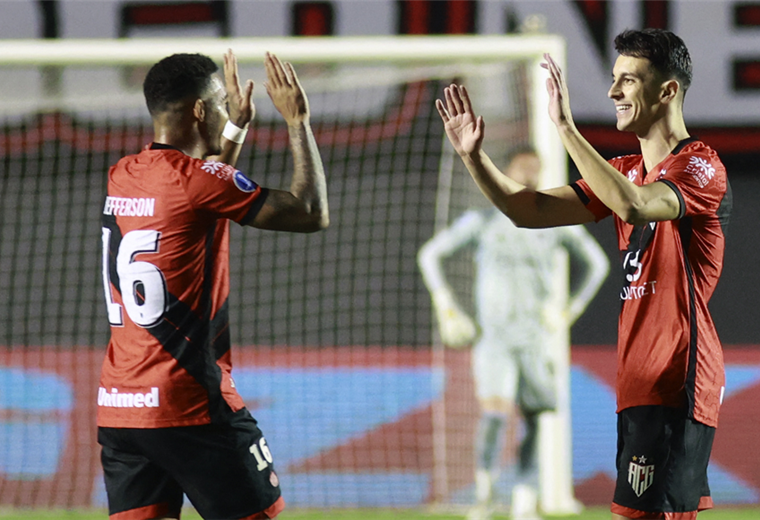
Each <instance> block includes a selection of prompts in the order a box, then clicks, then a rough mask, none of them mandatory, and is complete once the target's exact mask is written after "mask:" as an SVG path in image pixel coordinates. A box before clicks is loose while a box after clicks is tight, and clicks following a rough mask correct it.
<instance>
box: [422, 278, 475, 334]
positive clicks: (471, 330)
mask: <svg viewBox="0 0 760 520" xmlns="http://www.w3.org/2000/svg"><path fill="white" fill-rule="evenodd" d="M432 297H433V307H435V315H436V317H437V318H438V330H439V331H440V334H441V341H442V342H443V344H444V345H446V346H448V347H452V348H462V347H465V346H467V345H472V343H473V341H475V338H476V337H477V336H478V327H477V326H476V325H475V322H474V321H472V319H471V318H470V317H469V316H468V315H467V314H466V313H465V312H464V311H463V310H462V309H460V308H459V306H458V305H457V303H456V301H455V300H454V296H453V294H452V293H451V291H450V290H449V289H448V288H447V287H446V288H442V289H437V290H436V291H434V292H433V294H432Z"/></svg>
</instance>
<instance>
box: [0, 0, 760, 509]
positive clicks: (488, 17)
mask: <svg viewBox="0 0 760 520" xmlns="http://www.w3.org/2000/svg"><path fill="white" fill-rule="evenodd" d="M0 11H2V15H1V16H0V39H2V40H3V41H2V42H0V46H2V49H3V57H2V60H0V61H1V62H2V63H3V64H4V65H3V66H2V69H0V71H1V73H0V508H4V507H25V508H27V507H34V508H38V509H47V508H51V509H52V508H56V509H59V508H87V507H102V506H103V505H104V500H105V499H104V490H103V487H102V479H101V475H100V468H99V460H98V454H99V450H98V447H97V444H96V442H95V436H94V434H95V429H94V404H95V391H96V388H97V381H98V376H99V370H100V363H101V360H102V356H103V353H104V349H105V345H106V343H107V340H108V329H107V321H106V319H105V313H104V306H103V301H102V299H103V293H102V280H101V268H100V264H101V256H100V238H99V236H100V230H99V213H100V208H101V204H102V200H103V196H104V189H105V181H106V179H105V173H106V172H107V169H108V167H109V165H111V164H112V163H114V162H115V161H116V160H117V159H118V158H119V157H121V156H122V155H125V154H128V153H133V152H135V151H137V150H139V149H140V148H141V147H142V146H144V145H145V144H147V143H148V142H149V141H150V138H151V128H150V125H149V119H148V117H147V113H146V111H145V110H144V108H143V104H142V97H141V92H140V88H139V87H140V83H141V79H142V75H143V74H144V73H145V71H146V68H145V64H144V63H129V64H125V63H121V64H119V65H120V66H119V67H102V66H100V65H98V66H95V67H93V66H87V65H81V64H80V65H77V66H76V67H73V66H70V67H61V66H58V65H51V64H40V65H33V66H28V64H27V65H25V64H24V63H23V60H22V63H18V61H19V60H14V55H16V56H21V55H23V52H22V51H23V50H24V46H25V45H26V43H28V41H29V40H34V41H35V42H37V43H39V42H40V41H42V40H50V41H49V42H47V43H49V44H50V45H51V46H52V47H53V48H52V49H51V51H50V52H53V53H54V52H55V50H54V49H55V46H56V43H61V42H64V43H67V42H68V43H70V42H75V41H76V40H78V39H85V40H86V39H90V38H109V39H112V38H125V39H129V40H132V39H134V40H140V39H145V38H172V39H176V38H183V39H184V44H190V45H192V43H193V42H194V41H198V42H200V41H204V42H206V41H209V40H208V39H222V38H227V37H232V38H249V37H270V38H279V37H288V36H300V37H307V36H312V37H324V38H327V37H329V36H337V37H356V36H363V37H364V36H379V37H382V36H391V35H444V34H450V35H455V34H471V35H474V34H479V35H483V36H486V35H503V34H521V33H522V34H524V33H531V34H532V35H533V36H536V37H539V38H540V35H541V34H544V33H546V34H556V35H560V36H561V37H562V39H563V41H564V42H565V44H566V49H567V52H566V56H567V57H566V62H567V70H568V75H569V81H570V89H571V95H572V99H573V110H574V113H575V116H576V119H577V120H578V121H579V123H580V126H581V127H582V129H583V131H584V133H585V134H586V135H587V136H588V137H589V139H590V140H591V141H592V143H593V144H595V146H597V148H598V149H599V150H600V151H601V152H602V154H603V155H605V156H607V157H612V156H614V155H619V154H621V153H628V152H632V151H635V150H636V149H637V146H636V142H635V140H633V139H631V136H626V135H622V134H619V133H617V132H616V131H614V127H613V121H614V120H613V116H612V105H611V103H609V102H608V101H607V100H606V97H605V96H606V90H607V87H608V83H609V80H608V78H609V70H610V66H611V63H612V60H613V59H614V51H613V50H612V48H611V44H610V41H611V39H612V37H613V36H614V35H615V34H617V32H619V31H620V30H622V29H623V28H626V27H643V26H659V27H665V28H669V29H672V30H674V31H675V32H677V33H678V34H680V35H681V36H682V37H683V38H684V40H685V41H686V43H687V45H688V46H689V48H690V50H691V53H692V57H693V59H694V61H695V80H694V85H693V87H692V88H691V89H690V91H689V95H688V96H687V100H686V105H687V106H686V114H687V124H689V125H690V129H691V130H692V132H693V133H694V134H696V135H698V136H700V137H701V138H702V139H704V140H705V141H707V142H708V143H709V144H711V145H713V146H714V147H715V148H716V149H717V150H718V152H719V153H720V154H721V156H722V158H723V160H724V162H725V163H726V165H727V167H728V171H729V176H730V179H731V182H732V185H733V188H734V196H735V207H734V214H733V219H732V224H731V229H730V235H729V243H728V246H727V253H726V265H725V271H724V275H723V278H722V280H721V284H720V285H719V287H718V290H717V292H716V294H715V296H714V298H713V302H712V309H713V313H714V317H715V320H716V323H717V325H718V330H719V333H720V334H721V337H722V340H723V342H724V344H725V354H726V369H727V379H728V383H727V393H726V401H725V403H724V405H723V409H722V412H721V413H722V415H721V426H720V428H719V429H718V433H717V435H716V443H715V449H714V453H713V458H712V464H711V468H710V471H711V474H710V478H711V485H712V488H713V495H714V497H715V499H716V502H717V503H718V505H725V506H737V505H744V506H747V505H754V506H757V505H760V451H758V450H757V447H756V446H757V443H756V434H755V430H756V428H757V425H758V424H759V423H760V404H758V403H760V341H759V340H758V338H760V320H758V319H757V310H756V306H755V304H754V298H753V294H754V288H755V287H757V286H758V281H759V280H758V272H757V269H756V266H757V265H760V262H758V261H759V260H760V258H759V256H760V252H759V251H758V247H757V246H756V240H757V239H756V232H755V227H754V226H755V225H756V223H757V222H758V217H759V215H758V206H757V204H756V203H755V200H757V198H758V197H760V178H758V176H757V174H756V171H755V169H756V166H755V165H756V164H758V159H760V3H753V2H729V1H725V2H723V1H721V2H718V1H715V2H710V1H700V2H689V1H648V2H643V1H641V2H634V1H611V0H610V1H547V2H543V1H527V0H526V1H513V2H505V1H498V0H491V1H479V2H475V1H460V0H449V1H433V0H419V1H412V2H407V1H390V0H388V1H375V0H365V1H317V2H311V1H286V0H281V1H280V0H278V1H275V0H255V1H243V0H239V1H233V0H229V1H210V2H203V1H184V2H159V1H155V2H150V1H147V2H142V1H141V2H126V1H120V0H108V1H94V0H91V1H88V0H61V1H31V0H29V1H8V0H0ZM167 41H169V40H167ZM171 41H176V40H171ZM307 41H308V40H307ZM219 42H220V43H222V44H223V45H226V43H225V42H224V41H223V40H219ZM377 45H378V46H379V47H382V40H378V43H377ZM442 45H443V44H442ZM60 47H61V48H63V46H60ZM441 48H442V49H443V47H441ZM14 49H15V51H14ZM378 52H382V49H380V50H379V51H378ZM441 54H442V56H440V59H434V60H428V61H426V62H424V63H423V62H420V63H413V64H411V65H407V66H405V67H396V66H390V65H384V64H382V63H379V64H378V63H373V64H365V65H364V66H363V67H359V68H356V67H354V66H352V67H345V66H343V65H341V64H339V63H336V62H334V63H327V62H322V63H304V64H303V65H302V66H301V67H299V68H298V70H299V72H300V74H301V76H302V78H303V79H304V82H305V83H306V86H307V91H308V92H309V94H310V100H311V104H312V107H313V109H314V111H315V117H314V128H315V133H316V134H317V138H318V140H319V143H320V148H321V149H322V153H323V159H324V161H325V167H326V171H327V172H328V177H329V191H330V203H331V208H332V211H333V218H332V222H333V224H332V226H331V228H330V229H329V230H328V231H326V232H325V233H321V234H318V235H315V236H308V237H298V236H284V235H274V234H271V233H265V232H259V231H255V230H241V229H236V228H233V238H232V245H233V248H234V249H233V251H232V258H231V263H232V269H233V272H232V294H231V302H230V308H231V309H232V313H231V317H232V320H233V323H232V333H233V343H234V344H235V345H236V349H235V352H236V360H235V363H236V364H235V367H236V368H235V372H234V374H235V378H236V382H237V384H238V388H239V390H240V392H241V394H242V395H243V397H244V399H245V400H246V402H247V404H248V406H249V408H250V409H251V410H252V413H253V414H254V416H256V417H257V418H258V419H259V420H260V421H261V423H262V429H263V430H264V432H265V433H266V434H267V436H268V439H269V441H270V444H271V445H272V446H273V451H274V454H275V457H276V464H277V465H278V469H279V471H280V472H281V474H282V482H283V486H284V487H285V488H286V494H287V498H288V502H289V504H290V505H292V506H296V507H308V508H325V509H329V508H342V507H373V508H383V507H425V506H430V505H431V504H433V503H446V504H451V505H453V507H454V508H455V507H456V506H457V505H462V506H463V505H466V504H467V503H468V502H469V501H470V500H471V497H472V464H473V460H472V459H473V456H472V446H471V444H472V442H471V441H472V435H473V431H474V426H475V425H474V423H473V420H472V419H473V418H474V417H475V410H474V408H473V407H474V406H475V404H474V400H473V395H472V385H471V380H470V374H469V365H468V363H469V357H468V355H467V352H466V351H464V352H463V351H456V352H455V351H447V352H446V353H445V355H442V353H441V352H440V351H439V350H437V349H436V348H435V343H436V341H435V337H434V333H433V332H432V331H433V327H432V325H433V323H432V322H431V310H430V302H429V297H428V294H427V291H426V290H425V288H424V286H423V285H422V281H421V279H420V276H419V273H418V271H417V267H416V263H415V257H416V253H417V250H418V249H419V246H420V245H421V244H422V243H423V242H424V241H425V240H426V239H427V238H429V237H430V236H431V234H432V233H433V231H434V229H435V228H436V226H437V225H440V224H441V222H445V221H447V220H450V219H453V218H455V217H456V216H457V215H458V214H459V213H460V212H461V211H462V210H463V209H465V208H467V207H471V206H472V205H478V204H484V201H483V200H482V197H480V196H479V195H478V194H477V193H476V192H474V191H473V187H472V186H471V183H470V182H469V181H468V180H467V178H466V176H465V174H463V172H462V171H461V168H459V166H458V164H457V163H456V162H455V161H451V158H450V156H449V154H448V151H447V149H446V147H445V146H444V140H443V135H442V127H441V124H440V121H439V120H438V116H437V114H436V113H435V110H434V108H433V100H434V99H435V97H438V96H440V93H441V89H442V85H445V84H447V82H449V81H452V80H453V79H455V78H456V79H457V80H459V79H463V80H464V81H475V80H474V79H472V78H475V77H477V78H479V79H478V80H477V81H481V82H482V84H481V83H479V84H481V86H480V87H479V88H480V90H481V93H480V94H481V95H478V96H476V98H475V100H476V103H477V105H478V108H479V109H480V111H482V112H483V113H484V114H486V117H487V119H488V122H489V138H490V139H491V142H490V143H489V144H488V146H489V152H491V153H492V155H494V156H496V157H499V155H500V154H503V153H504V152H506V151H507V149H508V148H509V147H511V146H514V145H516V144H520V143H523V142H529V141H533V142H534V143H536V144H537V145H538V146H539V148H541V147H543V146H548V147H549V148H551V145H546V144H545V142H546V141H547V140H548V141H551V139H552V136H551V135H548V134H541V133H540V132H538V129H537V127H539V126H540V124H541V123H540V122H538V121H537V120H536V119H534V112H535V111H534V110H533V108H532V103H533V99H532V97H533V94H532V93H535V92H537V91H536V90H535V87H536V85H535V81H534V80H533V76H532V74H533V72H532V69H531V66H534V65H535V63H534V62H532V61H530V60H529V59H515V60H513V61H510V62H505V63H502V64H501V65H500V66H498V67H495V68H494V67H493V66H492V65H491V66H489V65H488V64H486V65H485V66H483V67H475V68H474V69H469V68H468V67H469V66H470V65H469V63H468V62H455V65H454V66H453V68H452V63H447V62H449V61H453V60H449V59H447V58H448V57H449V56H448V55H447V54H446V52H445V51H443V50H442V52H441ZM220 55H221V54H220ZM282 57H283V58H286V59H289V56H288V55H287V54H283V55H282ZM217 58H218V57H217ZM69 59H74V60H76V59H77V58H76V56H69ZM14 61H15V63H14ZM297 67H298V65H297ZM241 75H242V77H243V78H247V77H252V78H254V79H255V80H256V81H257V96H258V97H257V98H256V101H257V108H258V117H257V122H256V125H255V128H254V129H253V130H252V132H251V133H250V134H249V137H248V143H249V144H250V145H251V146H249V147H248V148H247V149H246V151H245V153H244V155H243V156H242V157H241V161H240V163H239V164H238V167H240V168H241V169H242V170H244V171H246V172H248V173H249V174H250V176H251V177H252V178H254V179H255V180H257V181H258V182H260V183H261V184H263V185H272V186H274V185H279V184H281V182H282V175H281V172H282V171H285V170H286V168H287V164H288V152H287V139H286V137H287V136H286V134H285V133H284V131H283V128H282V125H280V124H279V122H278V120H277V117H276V114H274V113H273V110H272V109H271V108H270V107H269V105H268V101H267V100H266V99H265V97H263V96H262V95H263V89H262V88H261V83H262V80H263V72H262V70H261V68H260V67H258V66H257V65H255V64H254V63H252V62H248V63H244V64H243V66H242V71H241ZM539 86H540V85H539ZM535 117H538V116H535ZM552 154H554V152H552V151H551V150H550V151H548V152H546V153H545V155H546V156H547V158H548V163H549V165H550V166H552V165H554V166H561V170H562V171H554V172H548V175H555V176H557V177H555V178H559V179H562V178H564V176H565V175H566V176H567V177H568V178H569V179H573V178H575V177H577V173H576V172H575V171H573V168H572V165H568V166H567V167H565V166H564V158H563V156H562V157H560V156H557V157H555V155H552ZM565 169H566V171H565ZM555 170H556V168H555ZM446 172H448V173H449V174H450V176H449V177H445V175H444V174H445V173H446ZM446 183H449V184H446ZM442 194H443V195H445V194H449V195H450V198H449V199H448V201H447V202H446V204H445V208H446V210H445V211H443V210H442V209H441V208H442V203H441V197H442V196H443V195H442ZM589 229H590V231H591V232H592V233H593V234H594V235H595V236H596V237H597V239H598V240H599V242H600V243H601V244H602V245H603V246H604V247H605V249H606V251H607V252H608V254H609V255H610V259H611V263H612V265H613V266H614V265H616V263H617V262H618V254H617V252H616V250H615V246H616V244H615V238H614V232H613V230H612V226H611V223H609V222H604V223H601V224H598V225H594V226H590V227H589ZM469 265H470V263H469V262H468V259H467V258H461V259H459V263H458V264H456V265H455V266H454V269H456V270H457V272H456V274H457V275H458V276H459V277H460V279H461V280H462V284H461V285H462V287H463V288H464V290H466V287H467V280H468V278H469V277H470V276H471V275H472V273H471V271H470V268H469V267H468V266H469ZM571 267H572V266H571ZM612 273H613V274H612V275H611V276H610V277H609V279H608V280H607V282H606V284H605V286H604V287H603V288H602V290H601V291H600V295H599V296H598V297H597V298H596V300H595V301H594V302H593V303H592V305H591V306H590V307H589V309H588V310H587V312H586V314H585V315H584V316H583V317H582V318H581V319H580V320H579V321H578V322H577V323H576V325H575V326H574V327H573V329H572V331H571V335H570V338H571V341H572V345H573V346H572V348H571V351H570V355H571V362H572V364H571V367H570V374H571V380H570V386H569V396H570V405H571V409H572V415H571V421H570V424H569V425H568V428H569V430H570V431H569V432H568V434H570V433H571V434H572V440H573V443H572V449H571V451H572V453H571V454H569V455H570V456H571V457H572V461H573V462H572V479H573V484H574V487H575V495H576V497H578V498H579V499H580V500H581V501H582V502H583V503H584V504H586V505H588V506H595V505H603V504H607V503H609V501H610V498H611V496H612V488H613V475H614V453H615V430H614V428H615V419H614V408H615V406H614V376H615V353H614V343H615V338H616V330H615V329H616V324H617V310H618V308H619V303H618V301H619V300H618V296H617V291H618V281H617V279H616V277H615V270H614V268H613V270H612ZM441 414H443V415H441ZM441 432H443V437H442V436H441ZM519 434H520V432H519V431H513V432H512V433H511V435H512V441H514V438H515V437H517V436H519ZM441 446H443V450H441ZM442 460H443V462H442ZM509 462H510V461H508V460H507V461H505V464H508V463H509ZM507 480H508V479H507ZM508 484H509V482H508V481H505V482H504V485H505V486H507V485H508ZM336 490H339V492H336Z"/></svg>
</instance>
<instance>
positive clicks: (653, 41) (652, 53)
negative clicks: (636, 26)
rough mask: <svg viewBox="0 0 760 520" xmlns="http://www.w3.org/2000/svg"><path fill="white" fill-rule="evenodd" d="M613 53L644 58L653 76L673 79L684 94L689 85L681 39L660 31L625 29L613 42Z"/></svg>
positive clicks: (686, 56) (687, 61)
mask: <svg viewBox="0 0 760 520" xmlns="http://www.w3.org/2000/svg"><path fill="white" fill-rule="evenodd" d="M615 50H617V51H618V53H620V54H621V55H622V56H632V57H634V58H646V59H648V60H649V62H650V63H651V64H652V68H654V70H655V72H657V73H659V74H660V75H662V76H663V77H665V78H668V79H673V78H675V79H677V80H678V81H679V82H680V83H681V87H682V88H683V91H684V94H685V93H686V90H687V89H688V88H689V86H690V85H691V56H689V49H687V48H686V44H685V43H684V42H683V40H682V39H681V38H679V37H678V36H676V35H675V34H673V33H672V32H670V31H666V30H663V29H643V30H641V31H635V30H631V29H627V30H625V31H623V32H621V33H620V34H618V35H617V37H616V38H615Z"/></svg>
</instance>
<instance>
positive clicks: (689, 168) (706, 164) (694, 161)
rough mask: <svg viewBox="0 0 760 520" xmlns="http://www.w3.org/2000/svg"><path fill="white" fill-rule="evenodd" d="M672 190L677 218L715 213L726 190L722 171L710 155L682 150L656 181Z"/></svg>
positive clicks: (714, 157)
mask: <svg viewBox="0 0 760 520" xmlns="http://www.w3.org/2000/svg"><path fill="white" fill-rule="evenodd" d="M658 181H659V182H664V183H665V184H667V185H668V186H670V187H671V188H672V189H673V191H675V193H676V195H677V196H678V199H679V202H680V203H681V211H680V213H679V215H678V218H682V217H685V216H686V217H689V216H694V215H705V214H712V213H715V211H716V210H717V208H718V207H719V206H720V203H721V200H722V198H723V195H724V194H725V191H726V182H727V181H726V169H725V167H724V166H723V164H722V163H721V162H720V159H719V158H718V156H717V155H716V154H714V153H709V152H705V151H701V150H699V151H695V152H688V151H686V150H684V151H683V152H681V153H680V154H679V155H678V157H677V158H676V159H675V160H674V161H673V162H672V163H671V164H670V165H669V166H668V168H667V171H666V172H665V174H664V175H663V176H662V177H661V178H660V179H658Z"/></svg>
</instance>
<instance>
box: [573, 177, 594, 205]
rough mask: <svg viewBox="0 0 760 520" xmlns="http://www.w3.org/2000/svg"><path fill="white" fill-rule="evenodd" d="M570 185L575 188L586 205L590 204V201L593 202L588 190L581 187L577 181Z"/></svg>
mask: <svg viewBox="0 0 760 520" xmlns="http://www.w3.org/2000/svg"><path fill="white" fill-rule="evenodd" d="M570 187H571V188H572V189H573V191H574V192H575V194H576V195H578V198H579V199H581V202H582V203H583V205H584V206H588V203H589V202H591V199H590V198H588V195H586V192H585V191H583V190H582V189H581V187H580V186H578V183H577V182H574V183H572V184H571V185H570Z"/></svg>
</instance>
